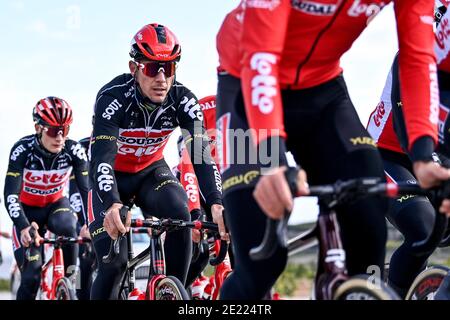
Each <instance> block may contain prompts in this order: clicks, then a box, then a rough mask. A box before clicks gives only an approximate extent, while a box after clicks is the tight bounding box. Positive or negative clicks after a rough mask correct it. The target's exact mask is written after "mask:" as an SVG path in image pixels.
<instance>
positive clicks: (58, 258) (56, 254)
mask: <svg viewBox="0 0 450 320" xmlns="http://www.w3.org/2000/svg"><path fill="white" fill-rule="evenodd" d="M51 266H53V274H52V282H51V284H50V285H49V284H48V283H47V273H48V271H49V268H50V267H51ZM63 277H64V258H63V252H62V249H61V246H60V245H59V244H57V245H56V246H55V248H54V249H53V255H52V258H51V259H49V260H48V261H47V262H46V263H45V264H44V265H43V266H42V270H41V285H40V287H41V290H42V292H44V293H45V295H46V298H47V299H48V300H54V299H55V298H56V284H57V283H58V280H59V279H61V278H63Z"/></svg>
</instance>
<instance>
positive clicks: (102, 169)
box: [97, 162, 114, 192]
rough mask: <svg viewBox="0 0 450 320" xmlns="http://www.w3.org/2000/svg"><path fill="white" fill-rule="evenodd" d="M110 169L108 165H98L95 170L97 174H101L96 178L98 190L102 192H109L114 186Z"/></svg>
mask: <svg viewBox="0 0 450 320" xmlns="http://www.w3.org/2000/svg"><path fill="white" fill-rule="evenodd" d="M111 171H112V167H111V165H109V164H108V163H105V162H103V163H100V164H99V166H98V168H97V173H101V174H100V175H98V177H97V182H98V188H99V189H100V190H102V191H105V192H109V191H111V189H112V185H113V184H114V178H113V176H112V175H111Z"/></svg>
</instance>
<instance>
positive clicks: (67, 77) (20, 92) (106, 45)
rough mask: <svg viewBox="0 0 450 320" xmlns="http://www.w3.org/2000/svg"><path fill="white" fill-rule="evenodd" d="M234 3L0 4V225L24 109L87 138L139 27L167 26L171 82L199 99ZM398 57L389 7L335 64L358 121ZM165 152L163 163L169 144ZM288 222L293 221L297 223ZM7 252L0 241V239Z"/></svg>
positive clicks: (302, 207) (300, 207)
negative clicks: (63, 112) (45, 105)
mask: <svg viewBox="0 0 450 320" xmlns="http://www.w3.org/2000/svg"><path fill="white" fill-rule="evenodd" d="M238 3H239V0H193V1H185V0H165V1H155V0H145V1H144V0H142V1H134V0H128V1H118V0H109V1H106V0H96V1H87V0H84V1H81V0H79V1H76V0H70V1H68V0H59V1H50V0H41V1H31V0H1V1H0V39H2V48H1V50H0V97H1V98H0V99H1V100H0V101H1V102H0V104H1V106H0V137H1V140H0V189H1V190H2V192H1V198H2V204H1V206H0V229H1V230H8V231H9V230H10V225H11V220H10V218H9V217H8V214H7V213H6V210H5V208H4V204H3V203H4V202H3V184H4V177H5V174H6V169H7V164H8V157H9V152H10V150H11V147H12V146H13V144H14V143H15V142H16V141H17V140H19V139H20V138H21V137H23V136H26V135H29V134H32V133H33V130H34V128H33V122H32V116H31V112H32V108H33V106H34V104H35V103H36V102H37V101H38V100H39V99H41V98H43V97H46V96H50V95H53V96H58V97H61V98H63V99H65V100H66V101H68V102H69V104H70V105H71V106H72V108H73V109H74V124H73V125H72V127H71V132H70V135H69V137H70V138H72V139H76V140H78V139H81V138H83V137H85V136H87V135H89V133H90V130H91V116H92V110H93V105H94V101H95V97H96V95H97V92H98V90H99V89H100V88H101V87H102V86H103V85H104V84H106V83H107V82H109V81H110V80H112V79H113V78H114V77H115V76H117V75H119V74H122V73H126V72H128V60H129V56H128V51H129V44H130V40H131V38H132V36H133V35H134V34H135V33H136V32H137V31H138V30H139V29H140V28H141V27H142V26H143V25H145V24H148V23H152V22H158V23H160V24H164V25H167V26H168V27H169V28H170V29H171V30H172V31H173V32H174V33H175V34H176V35H177V37H178V39H179V41H180V43H181V47H182V58H181V61H180V64H179V68H178V71H177V80H178V81H180V82H181V83H183V84H184V85H185V86H187V87H188V88H189V89H190V90H191V91H193V92H194V93H195V94H196V96H197V97H198V98H201V97H203V96H206V95H210V94H214V93H215V91H216V85H217V79H216V67H217V61H218V58H217V52H216V46H215V36H216V34H217V31H218V29H219V27H220V25H221V23H222V21H223V18H224V17H225V15H226V14H227V13H228V12H229V11H230V10H231V9H233V8H234V7H235V6H236V5H237V4H238ZM396 51H397V38H396V29H395V19H394V15H393V8H392V5H388V6H386V7H385V8H384V9H383V10H382V11H381V13H380V14H379V15H378V16H377V17H376V18H375V19H373V20H372V22H371V23H370V25H369V27H368V28H367V29H366V30H365V31H364V32H363V34H362V36H361V37H360V38H359V39H358V40H357V41H356V42H355V43H354V45H353V47H352V48H351V49H350V50H349V52H348V53H346V54H345V55H344V57H343V59H342V66H343V68H344V77H345V79H346V81H347V86H348V89H349V92H350V96H351V98H352V101H353V103H354V105H355V107H356V109H357V111H358V114H359V116H360V119H361V121H362V122H363V124H364V125H365V124H366V123H367V119H368V116H369V114H370V112H371V111H372V110H373V109H374V108H375V106H376V105H377V103H378V99H379V97H380V95H381V91H382V89H383V86H384V82H385V80H386V76H387V73H388V71H389V68H390V65H391V62H392V59H393V57H394V55H395V53H396ZM174 140H175V141H176V139H172V141H171V143H169V144H168V146H167V148H166V149H167V150H166V151H167V152H166V156H167V157H168V162H169V164H172V163H173V162H174V161H175V157H174V156H173V155H174V154H175V151H174V150H175V144H174V143H173V142H174ZM314 204H315V200H314V199H306V200H301V201H298V200H296V208H297V211H299V212H301V214H299V215H293V217H292V219H293V220H294V221H302V219H305V218H306V219H310V217H313V216H314V215H316V214H317V210H316V208H315V205H314ZM296 219H297V220H296ZM0 242H1V246H2V247H3V248H8V250H10V243H9V241H5V240H0Z"/></svg>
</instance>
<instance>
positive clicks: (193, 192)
mask: <svg viewBox="0 0 450 320" xmlns="http://www.w3.org/2000/svg"><path fill="white" fill-rule="evenodd" d="M183 179H184V181H186V182H187V185H186V186H185V187H184V189H185V190H186V194H187V196H188V199H189V201H191V202H197V201H198V188H197V178H196V176H195V174H193V173H191V172H188V173H186V174H185V175H184V177H183Z"/></svg>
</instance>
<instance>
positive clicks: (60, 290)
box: [55, 277, 77, 300]
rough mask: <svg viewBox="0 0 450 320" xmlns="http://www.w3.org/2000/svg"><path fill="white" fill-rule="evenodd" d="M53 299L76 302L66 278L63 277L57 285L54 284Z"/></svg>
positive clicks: (70, 283)
mask: <svg viewBox="0 0 450 320" xmlns="http://www.w3.org/2000/svg"><path fill="white" fill-rule="evenodd" d="M55 299H56V300H77V295H76V292H75V289H74V288H73V285H72V282H71V281H70V280H69V279H68V278H66V277H64V278H61V279H59V280H58V283H57V284H56V292H55Z"/></svg>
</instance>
